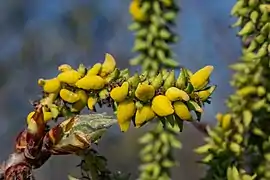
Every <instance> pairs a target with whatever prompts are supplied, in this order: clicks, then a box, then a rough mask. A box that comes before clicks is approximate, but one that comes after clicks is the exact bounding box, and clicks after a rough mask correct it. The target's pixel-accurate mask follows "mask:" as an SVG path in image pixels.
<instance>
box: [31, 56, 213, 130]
mask: <svg viewBox="0 0 270 180" xmlns="http://www.w3.org/2000/svg"><path fill="white" fill-rule="evenodd" d="M58 70H59V74H58V75H57V76H56V78H53V79H49V80H45V79H40V80H39V81H38V84H39V85H40V86H41V87H42V88H43V97H44V98H43V99H41V100H40V103H41V104H43V105H46V107H44V112H45V114H44V116H46V117H45V120H46V121H49V120H50V119H57V118H58V117H62V116H69V115H73V114H75V113H80V112H81V111H82V110H83V109H84V108H85V107H88V109H89V110H90V111H95V110H96V106H97V104H98V105H100V106H102V105H107V106H109V107H112V108H113V109H114V110H115V113H116V116H117V120H118V124H119V126H120V129H121V131H123V132H125V131H127V130H128V129H129V127H130V124H131V122H133V124H134V126H135V127H141V126H143V125H144V124H146V122H148V121H151V120H153V119H154V118H155V117H160V118H159V119H161V121H163V122H164V121H166V120H168V121H169V122H170V123H171V124H177V125H181V126H182V123H183V121H184V120H188V121H192V120H194V119H195V117H193V116H192V113H191V111H194V112H195V113H196V115H197V119H198V120H199V119H200V116H201V113H202V112H203V109H202V107H203V105H204V103H205V102H208V103H209V102H210V101H209V98H210V96H211V94H212V93H213V91H214V90H215V88H216V86H209V85H208V83H209V78H210V75H211V73H212V70H213V67H212V66H206V67H204V68H202V69H200V70H198V71H197V72H195V73H194V74H193V73H192V72H190V71H189V70H187V69H184V68H182V69H181V71H180V74H179V76H178V77H177V78H176V77H175V72H174V70H172V71H167V70H162V71H161V72H159V73H158V74H157V75H156V76H154V77H151V78H147V77H149V76H148V72H144V73H142V74H138V73H135V74H134V75H133V76H131V75H130V74H129V71H128V69H124V70H120V69H118V68H116V62H115V59H114V57H113V56H112V55H110V54H106V55H105V60H104V62H103V63H96V64H94V65H93V66H92V67H90V68H88V69H87V68H85V66H84V65H82V64H80V66H79V68H78V69H74V68H73V67H71V66H70V65H67V64H63V65H60V66H59V67H58ZM31 115H32V112H31V113H30V114H29V115H28V118H27V119H29V117H31Z"/></svg>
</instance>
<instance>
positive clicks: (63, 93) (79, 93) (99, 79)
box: [27, 53, 116, 121]
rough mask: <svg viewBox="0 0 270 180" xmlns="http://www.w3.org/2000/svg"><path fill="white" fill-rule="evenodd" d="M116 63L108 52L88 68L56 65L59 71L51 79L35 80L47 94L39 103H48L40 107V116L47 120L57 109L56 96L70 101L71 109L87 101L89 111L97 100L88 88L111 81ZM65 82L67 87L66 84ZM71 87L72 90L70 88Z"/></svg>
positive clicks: (96, 88) (101, 86)
mask: <svg viewBox="0 0 270 180" xmlns="http://www.w3.org/2000/svg"><path fill="white" fill-rule="evenodd" d="M115 67H116V62H115V60H114V58H113V56H112V55H110V54H108V53H107V54H106V55H105V60H104V62H103V63H102V64H101V63H96V64H95V65H94V66H93V67H92V68H90V69H89V70H87V69H86V68H85V67H84V65H82V64H81V65H80V66H79V68H78V69H77V70H75V69H73V68H72V67H71V66H70V65H68V64H63V65H60V66H59V67H58V70H59V71H60V74H58V76H57V77H55V78H52V79H46V80H44V79H39V80H38V84H39V85H40V86H42V87H43V91H44V93H47V94H49V95H48V97H46V98H44V99H42V100H41V103H42V104H44V105H46V106H48V107H49V110H48V108H47V107H44V109H43V111H44V119H45V121H49V120H51V119H52V118H56V117H57V116H58V114H59V110H58V109H57V106H56V105H55V104H53V103H54V100H56V98H57V96H58V95H59V96H60V97H61V99H62V100H64V101H65V102H67V103H70V104H72V107H71V109H70V110H71V112H80V111H81V110H82V109H83V108H84V107H85V106H86V104H87V103H88V107H89V109H90V110H93V106H94V104H95V103H96V102H97V99H96V98H94V97H92V96H90V94H89V93H88V92H87V91H88V90H92V91H95V90H101V89H103V88H104V86H105V85H106V84H108V83H109V82H110V81H111V80H113V75H114V74H115V73H114V70H115ZM66 85H68V86H69V87H67V86H66ZM71 88H73V89H75V90H71ZM33 114H34V112H31V113H29V115H28V116H27V121H29V120H30V119H31V117H32V116H33Z"/></svg>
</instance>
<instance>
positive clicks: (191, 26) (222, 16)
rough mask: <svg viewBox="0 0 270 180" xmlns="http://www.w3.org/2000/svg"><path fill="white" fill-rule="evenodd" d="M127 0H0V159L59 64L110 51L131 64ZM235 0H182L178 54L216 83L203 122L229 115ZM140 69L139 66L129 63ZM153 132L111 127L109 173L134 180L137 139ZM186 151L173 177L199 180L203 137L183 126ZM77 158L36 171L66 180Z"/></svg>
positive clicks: (106, 142)
mask: <svg viewBox="0 0 270 180" xmlns="http://www.w3.org/2000/svg"><path fill="white" fill-rule="evenodd" d="M129 3H130V1H125V0H100V1H94V0H22V1H18V0H0V142H1V144H0V152H1V153H0V160H1V161H2V160H4V159H6V158H7V156H8V155H9V154H10V153H11V152H12V148H13V145H14V139H15V138H16V135H17V133H18V132H19V131H20V130H21V129H22V128H24V127H25V119H26V116H27V114H28V113H29V112H30V111H32V106H31V105H30V103H29V100H33V99H36V98H37V97H38V95H39V93H40V89H39V87H38V85H37V79H38V78H40V77H45V78H51V77H54V76H55V75H56V73H57V66H58V65H60V64H62V63H68V64H71V65H74V66H78V64H79V63H84V64H86V65H89V66H90V65H92V64H93V63H96V62H98V61H102V60H103V58H104V54H105V53H106V52H108V53H111V54H113V55H114V57H115V58H116V60H117V63H118V66H119V67H120V68H126V67H129V63H128V61H129V59H130V58H132V57H133V56H134V54H132V53H131V48H132V46H133V40H134V37H133V34H132V32H130V31H129V30H128V29H127V27H128V25H129V24H130V23H131V17H130V15H129V13H128V7H129ZM234 3H235V1H234V0H227V1H222V0H219V1H216V0H204V1H201V0H182V1H181V2H180V1H179V2H178V4H179V5H180V6H181V7H182V11H181V14H180V15H179V17H178V20H177V21H178V22H177V24H178V26H177V27H176V29H175V31H176V32H177V33H178V34H179V35H180V36H181V38H180V42H179V43H178V44H177V45H175V46H174V47H173V48H174V50H175V53H176V55H177V57H176V59H177V60H178V61H179V62H180V63H181V64H182V65H183V66H186V67H187V68H190V69H191V70H193V71H195V70H197V69H199V68H201V67H202V66H204V65H208V64H211V65H214V67H215V70H214V72H213V78H212V83H213V84H217V85H218V88H217V90H216V92H215V93H214V96H213V99H212V104H211V105H208V106H207V107H206V110H205V111H206V112H205V114H204V115H203V118H202V121H203V122H206V123H208V124H212V125H213V124H215V119H214V117H215V114H216V113H217V112H225V111H226V107H225V105H224V100H225V99H226V98H227V97H228V95H229V94H230V93H232V92H233V90H232V88H231V87H230V84H229V80H230V78H231V75H232V72H231V71H230V70H229V69H228V65H229V64H231V63H233V62H235V61H236V60H237V58H238V57H239V56H240V50H241V49H240V48H241V47H240V41H239V39H238V38H237V37H236V36H235V34H236V29H231V28H229V25H230V24H231V23H233V22H234V21H235V19H234V18H231V17H230V16H229V13H230V9H231V7H232V6H233V4H234ZM132 69H136V67H132ZM149 129H151V127H145V128H142V129H139V130H137V129H136V130H134V129H132V130H131V131H129V132H128V133H126V134H123V133H120V131H119V129H118V127H113V128H111V129H110V131H109V132H108V133H107V134H106V136H105V137H104V138H103V140H102V141H101V144H100V147H99V151H100V153H101V154H103V155H104V156H106V157H107V158H108V160H109V165H110V167H111V169H112V170H121V171H124V172H131V173H132V174H134V176H133V177H132V179H134V178H135V176H136V174H137V173H138V172H137V166H138V164H139V160H138V152H139V148H140V147H139V146H138V145H137V144H136V142H137V139H138V137H140V135H142V134H143V132H145V131H147V130H149ZM179 138H180V139H181V141H182V143H183V149H182V150H181V151H177V152H176V157H177V159H178V160H179V162H180V167H177V168H175V169H174V171H173V179H178V180H179V179H182V180H198V179H199V177H201V176H202V175H203V171H204V167H202V166H201V165H198V164H196V160H198V159H199V157H198V156H196V155H195V154H194V153H193V149H194V148H195V147H197V146H199V145H201V144H203V138H204V137H203V134H201V133H199V132H198V131H197V130H196V129H195V128H194V127H193V126H191V125H188V124H186V125H185V128H184V132H183V133H181V135H180V137H179ZM78 163H79V159H77V158H75V157H69V156H62V157H53V158H51V159H50V160H49V161H48V162H47V163H46V164H45V165H44V166H43V167H42V168H41V169H39V170H37V171H36V172H35V173H36V175H37V180H48V179H50V180H59V179H61V180H62V179H63V180H64V179H67V174H68V173H70V172H75V171H76V168H75V166H76V165H77V164H78Z"/></svg>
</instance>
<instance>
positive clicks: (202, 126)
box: [191, 121, 208, 135]
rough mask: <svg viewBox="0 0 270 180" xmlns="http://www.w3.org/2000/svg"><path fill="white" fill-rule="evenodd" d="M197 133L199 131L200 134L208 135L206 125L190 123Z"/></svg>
mask: <svg viewBox="0 0 270 180" xmlns="http://www.w3.org/2000/svg"><path fill="white" fill-rule="evenodd" d="M191 124H192V125H193V126H194V127H195V128H196V129H197V130H198V131H200V132H201V133H203V134H205V135H208V133H207V130H206V127H207V126H208V125H207V124H206V123H202V122H195V121H194V122H192V123H191Z"/></svg>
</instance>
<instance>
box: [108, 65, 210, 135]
mask: <svg viewBox="0 0 270 180" xmlns="http://www.w3.org/2000/svg"><path fill="white" fill-rule="evenodd" d="M212 70H213V66H206V67H204V68H202V69H200V70H199V71H197V72H196V73H194V74H192V75H191V76H190V79H189V83H191V84H192V86H193V88H194V89H195V90H200V89H202V88H203V87H205V86H206V85H207V84H208V80H209V77H210V74H211V73H212ZM190 73H191V72H190ZM184 78H185V79H183V75H182V74H181V73H180V75H179V77H178V79H177V80H175V77H174V71H171V72H167V74H165V73H159V74H158V75H157V76H156V77H153V78H151V79H149V80H145V81H143V82H141V81H139V77H138V76H136V75H134V76H133V77H131V78H130V79H129V80H128V81H126V82H124V83H123V84H122V85H121V86H119V87H115V88H113V89H112V90H111V92H110V97H111V98H112V99H113V100H114V101H115V102H116V106H117V119H118V123H119V126H120V129H121V131H127V130H128V129H129V127H130V124H131V120H132V119H133V120H134V123H135V127H141V126H142V125H143V124H145V123H146V122H147V121H150V120H152V119H154V118H155V117H156V116H159V117H167V116H170V115H176V116H178V117H179V118H180V119H181V120H191V119H192V115H191V112H190V111H191V110H194V109H196V110H197V111H198V112H200V113H202V108H201V107H200V106H199V105H198V104H197V106H198V107H196V108H194V109H189V108H188V106H187V102H189V101H190V98H191V97H194V96H197V97H198V98H199V99H200V101H206V100H207V99H208V98H209V96H210V95H211V94H212V92H213V91H214V89H215V86H212V87H210V88H208V89H205V90H202V91H196V92H195V93H193V94H188V93H187V92H186V91H185V90H183V89H181V87H183V86H182V85H183V83H182V81H185V80H187V78H186V77H184ZM160 89H162V90H163V93H158V92H159V90H160ZM134 97H135V98H134ZM192 102H193V103H196V102H194V101H192ZM193 105H194V104H193Z"/></svg>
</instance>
